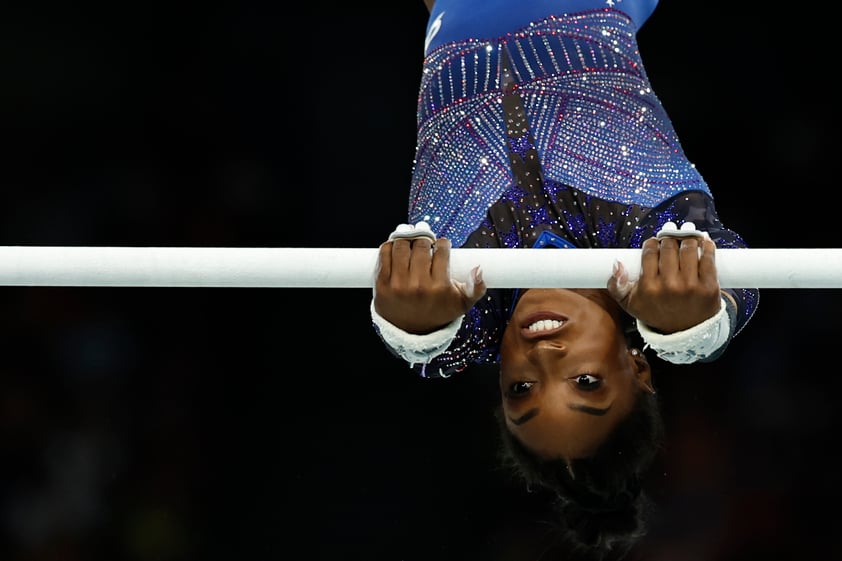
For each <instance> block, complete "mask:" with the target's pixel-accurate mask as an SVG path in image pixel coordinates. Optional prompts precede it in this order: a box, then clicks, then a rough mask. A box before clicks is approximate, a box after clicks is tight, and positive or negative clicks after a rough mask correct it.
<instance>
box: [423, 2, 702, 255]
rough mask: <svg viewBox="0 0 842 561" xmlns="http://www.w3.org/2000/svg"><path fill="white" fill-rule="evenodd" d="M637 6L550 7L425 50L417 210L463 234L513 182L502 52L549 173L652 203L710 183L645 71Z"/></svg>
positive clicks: (455, 235)
mask: <svg viewBox="0 0 842 561" xmlns="http://www.w3.org/2000/svg"><path fill="white" fill-rule="evenodd" d="M634 33H635V27H634V25H633V24H632V22H631V20H630V19H629V17H628V16H626V15H625V14H624V13H623V12H620V11H618V10H614V9H603V10H594V11H588V12H585V13H580V14H574V15H568V16H548V17H547V18H546V19H543V20H541V21H536V22H534V23H533V24H532V25H529V26H527V27H525V28H523V29H519V30H517V31H515V32H513V33H511V34H507V35H505V36H502V37H497V38H493V39H482V40H477V39H471V38H466V39H464V40H462V41H459V42H454V43H448V44H445V45H442V46H441V47H440V48H438V49H437V50H435V51H433V52H431V53H430V54H429V56H428V57H427V58H426V59H425V62H424V69H423V77H422V81H421V87H420V95H419V100H418V126H419V129H418V142H417V153H416V163H415V168H414V174H413V180H412V187H411V192H410V204H409V220H410V222H417V221H420V220H424V221H426V222H428V223H430V224H431V225H432V227H433V229H434V230H435V231H436V232H437V233H439V234H440V235H443V236H447V237H449V238H450V239H451V240H452V241H453V243H454V246H457V247H458V246H461V245H462V244H463V243H464V241H465V239H466V238H467V235H468V234H469V233H470V232H471V231H473V230H474V228H475V227H476V225H477V224H478V222H479V221H480V220H482V218H483V217H484V216H485V213H486V212H487V210H488V208H489V207H490V206H491V205H492V204H493V203H494V202H496V201H497V200H499V198H500V197H501V196H502V195H503V194H504V192H505V191H506V190H507V189H508V188H509V187H510V186H511V185H512V183H513V179H512V171H511V167H510V165H509V157H508V153H507V145H506V143H504V142H502V141H501V140H502V139H503V138H504V137H505V135H506V129H505V119H504V114H503V113H504V109H503V103H502V94H503V92H502V90H503V84H502V73H501V66H502V65H501V60H502V59H503V58H504V54H505V56H506V57H508V59H509V60H510V61H511V75H512V80H513V82H514V87H516V88H517V90H518V93H519V95H520V97H521V99H522V102H523V106H524V111H525V113H526V115H527V116H528V119H529V123H530V127H531V130H530V132H531V134H532V136H533V137H534V142H535V149H536V150H537V153H538V155H539V157H540V160H541V163H542V166H543V172H544V175H545V177H546V178H547V179H551V180H553V181H555V182H557V183H560V184H566V185H571V186H575V187H577V188H578V189H579V190H581V191H582V192H583V193H584V194H586V195H590V196H594V197H599V198H601V199H603V200H606V201H614V202H619V203H623V204H636V205H640V206H645V207H654V206H657V205H658V204H660V203H662V202H663V201H665V200H666V199H668V198H670V197H672V196H674V195H676V194H678V193H680V192H682V191H685V190H689V189H697V190H701V191H704V192H708V186H707V184H706V183H705V182H704V180H703V179H702V177H701V176H700V174H699V173H698V171H697V170H696V168H695V167H694V165H693V164H692V163H691V162H689V161H688V160H687V158H686V157H685V155H684V152H683V150H682V149H681V146H680V144H679V141H678V139H677V137H676V134H675V131H674V130H673V127H672V125H671V123H670V120H669V118H668V117H667V114H666V112H665V111H664V108H663V106H662V105H661V102H660V101H659V99H658V98H657V97H656V96H655V94H654V93H653V92H652V89H651V87H650V84H649V79H648V77H647V76H646V73H645V72H644V69H643V65H642V62H641V59H640V53H639V52H638V47H637V42H636V39H635V35H634Z"/></svg>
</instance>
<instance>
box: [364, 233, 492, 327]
mask: <svg viewBox="0 0 842 561" xmlns="http://www.w3.org/2000/svg"><path fill="white" fill-rule="evenodd" d="M450 249H451V242H450V240H449V239H447V238H438V239H437V240H436V242H435V245H433V243H432V241H431V240H430V239H428V238H424V237H421V238H415V239H396V240H394V241H388V242H385V243H384V244H383V245H381V246H380V251H379V253H378V257H377V270H376V276H375V282H374V309H375V310H376V311H377V313H378V314H380V315H381V316H382V317H383V318H385V319H386V320H387V321H389V322H390V323H392V324H393V325H395V326H397V327H399V328H400V329H402V330H404V331H406V332H408V333H415V334H426V333H432V332H433V331H436V330H438V329H441V328H442V327H444V326H446V325H447V324H449V323H451V322H452V321H454V320H456V319H457V318H459V317H461V316H462V315H464V314H465V313H466V312H467V311H468V310H470V309H471V308H472V307H473V305H474V304H476V303H477V301H478V300H479V299H480V298H482V297H483V295H484V294H485V292H486V285H485V282H484V281H483V280H482V273H481V271H480V268H479V267H474V268H473V269H472V270H471V273H470V277H469V279H468V280H467V281H466V282H460V281H457V280H455V279H452V278H451V276H450Z"/></svg>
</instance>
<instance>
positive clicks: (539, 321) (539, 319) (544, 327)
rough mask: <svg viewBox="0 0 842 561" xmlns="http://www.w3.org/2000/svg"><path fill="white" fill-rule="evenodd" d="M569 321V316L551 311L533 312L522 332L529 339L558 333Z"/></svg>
mask: <svg viewBox="0 0 842 561" xmlns="http://www.w3.org/2000/svg"><path fill="white" fill-rule="evenodd" d="M566 323H567V318H566V317H564V316H562V315H560V314H555V313H551V312H540V313H537V314H532V315H531V316H529V317H528V318H526V321H525V322H524V323H523V324H522V325H523V327H522V328H521V333H522V334H523V336H524V337H526V338H528V339H534V338H538V337H544V336H547V335H552V334H553V333H556V332H557V331H559V330H560V329H561V328H563V327H564V326H565V324H566Z"/></svg>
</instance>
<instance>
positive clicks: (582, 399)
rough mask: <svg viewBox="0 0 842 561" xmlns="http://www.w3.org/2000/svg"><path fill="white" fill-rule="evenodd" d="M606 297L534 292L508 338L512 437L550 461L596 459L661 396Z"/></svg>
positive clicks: (504, 381) (505, 355)
mask: <svg viewBox="0 0 842 561" xmlns="http://www.w3.org/2000/svg"><path fill="white" fill-rule="evenodd" d="M620 318H621V311H620V309H619V307H618V306H617V304H616V302H614V300H613V299H612V298H611V296H610V295H609V294H608V292H607V291H606V290H598V289H585V290H579V289H577V290H568V289H559V288H552V289H543V288H542V289H530V290H527V291H526V292H525V293H524V294H523V295H522V296H521V298H520V300H519V301H518V303H517V306H516V308H515V310H514V313H513V314H512V319H511V321H510V322H509V325H508V326H507V328H506V331H505V333H504V335H503V343H502V346H501V350H500V391H501V393H502V396H503V412H504V413H505V416H506V425H507V426H508V429H509V431H511V433H512V434H513V435H514V436H515V438H517V439H518V440H520V441H521V443H523V445H524V446H526V447H527V448H528V449H530V450H532V451H533V452H535V453H536V454H538V455H539V456H541V457H543V458H546V459H551V458H552V459H564V460H567V461H570V460H574V459H581V458H586V457H589V456H591V455H593V454H594V453H595V452H596V450H597V448H598V447H599V445H600V444H601V443H602V442H604V441H605V439H606V438H607V437H608V436H609V435H610V433H611V432H612V430H613V429H614V428H615V427H616V426H617V424H618V423H619V422H620V421H621V420H622V419H623V417H625V416H626V415H627V414H628V413H629V412H630V411H631V410H632V408H633V406H634V403H635V400H636V399H637V395H638V392H640V391H641V390H642V389H643V390H647V391H653V390H652V386H651V370H650V367H649V364H648V363H647V362H646V358H645V357H644V356H643V354H642V353H638V352H637V351H634V350H632V349H629V348H628V347H627V345H626V341H625V338H624V336H623V332H622V327H621V321H620Z"/></svg>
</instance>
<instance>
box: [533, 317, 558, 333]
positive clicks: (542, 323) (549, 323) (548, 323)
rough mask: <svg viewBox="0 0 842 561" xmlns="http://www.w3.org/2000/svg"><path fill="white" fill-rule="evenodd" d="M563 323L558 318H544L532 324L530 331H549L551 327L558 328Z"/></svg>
mask: <svg viewBox="0 0 842 561" xmlns="http://www.w3.org/2000/svg"><path fill="white" fill-rule="evenodd" d="M563 324H564V322H561V321H558V320H557V319H542V320H539V321H536V322H535V323H533V324H532V325H530V326H529V331H548V330H550V329H558V328H559V327H561V326H562V325H563Z"/></svg>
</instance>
